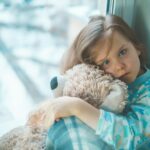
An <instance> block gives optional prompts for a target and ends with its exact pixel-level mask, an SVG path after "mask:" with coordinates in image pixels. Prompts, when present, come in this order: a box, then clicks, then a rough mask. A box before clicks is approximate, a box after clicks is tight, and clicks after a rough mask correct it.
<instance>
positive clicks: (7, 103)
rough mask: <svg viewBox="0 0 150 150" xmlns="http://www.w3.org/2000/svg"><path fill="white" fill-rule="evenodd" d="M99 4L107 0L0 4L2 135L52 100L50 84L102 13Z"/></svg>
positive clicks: (7, 0)
mask: <svg viewBox="0 0 150 150" xmlns="http://www.w3.org/2000/svg"><path fill="white" fill-rule="evenodd" d="M100 1H101V2H102V1H103V3H100ZM103 5H105V0H61V1H56V0H1V1H0V136H1V135H2V134H4V133H6V132H7V131H9V130H10V129H12V128H14V127H17V126H19V125H23V124H24V123H25V120H26V118H27V114H28V113H29V111H30V110H32V109H33V108H34V107H35V106H36V104H38V103H39V102H41V101H43V100H44V99H46V98H48V97H51V96H52V95H51V92H50V88H49V81H50V78H51V77H52V76H54V75H56V74H58V73H59V70H58V65H59V61H60V58H61V56H62V54H63V52H64V51H65V50H67V49H68V47H69V45H70V44H71V43H72V41H73V39H74V37H75V36H76V35H77V33H78V32H79V31H80V30H81V28H82V27H83V26H84V25H85V24H86V23H87V21H88V17H89V16H91V15H94V14H101V13H103V14H104V13H105V9H104V8H105V7H103ZM100 7H101V9H100Z"/></svg>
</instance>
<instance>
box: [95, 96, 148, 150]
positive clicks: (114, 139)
mask: <svg viewBox="0 0 150 150" xmlns="http://www.w3.org/2000/svg"><path fill="white" fill-rule="evenodd" d="M146 100H148V99H147V98H146ZM130 109H131V111H129V113H128V114H127V115H116V114H114V113H111V112H107V111H105V110H102V109H101V110H100V117H99V121H98V126H97V130H96V134H98V135H99V137H100V138H101V139H103V140H104V141H105V142H106V143H108V144H110V145H112V146H113V147H114V148H115V149H118V150H125V149H127V150H133V149H136V146H137V145H139V144H140V143H143V141H144V140H146V139H147V138H149V137H150V123H149V120H150V106H146V105H142V104H136V105H132V106H131V108H130Z"/></svg>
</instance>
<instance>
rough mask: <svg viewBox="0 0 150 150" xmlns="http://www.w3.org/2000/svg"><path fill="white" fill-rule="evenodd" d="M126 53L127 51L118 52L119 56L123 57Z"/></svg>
mask: <svg viewBox="0 0 150 150" xmlns="http://www.w3.org/2000/svg"><path fill="white" fill-rule="evenodd" d="M126 53H127V50H126V49H122V50H121V51H120V52H119V56H121V57H122V56H124V55H126Z"/></svg>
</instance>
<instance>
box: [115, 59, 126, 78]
mask: <svg viewBox="0 0 150 150" xmlns="http://www.w3.org/2000/svg"><path fill="white" fill-rule="evenodd" d="M113 65H114V66H113V68H114V73H115V74H116V75H117V77H119V76H121V75H122V74H123V73H124V72H125V64H124V63H123V62H122V61H120V60H115V62H114V63H113Z"/></svg>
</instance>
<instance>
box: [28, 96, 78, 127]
mask: <svg viewBox="0 0 150 150" xmlns="http://www.w3.org/2000/svg"><path fill="white" fill-rule="evenodd" d="M78 101H80V99H79V98H76V97H67V96H64V97H59V98H57V99H53V100H48V101H46V102H44V103H42V104H40V105H39V107H37V108H36V109H35V110H34V111H33V112H31V113H30V115H29V119H28V121H27V125H30V126H41V127H44V128H48V127H50V125H52V124H53V123H54V121H55V120H56V121H58V120H59V119H60V118H63V117H68V116H72V115H75V114H76V112H77V111H78V108H77V107H78Z"/></svg>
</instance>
